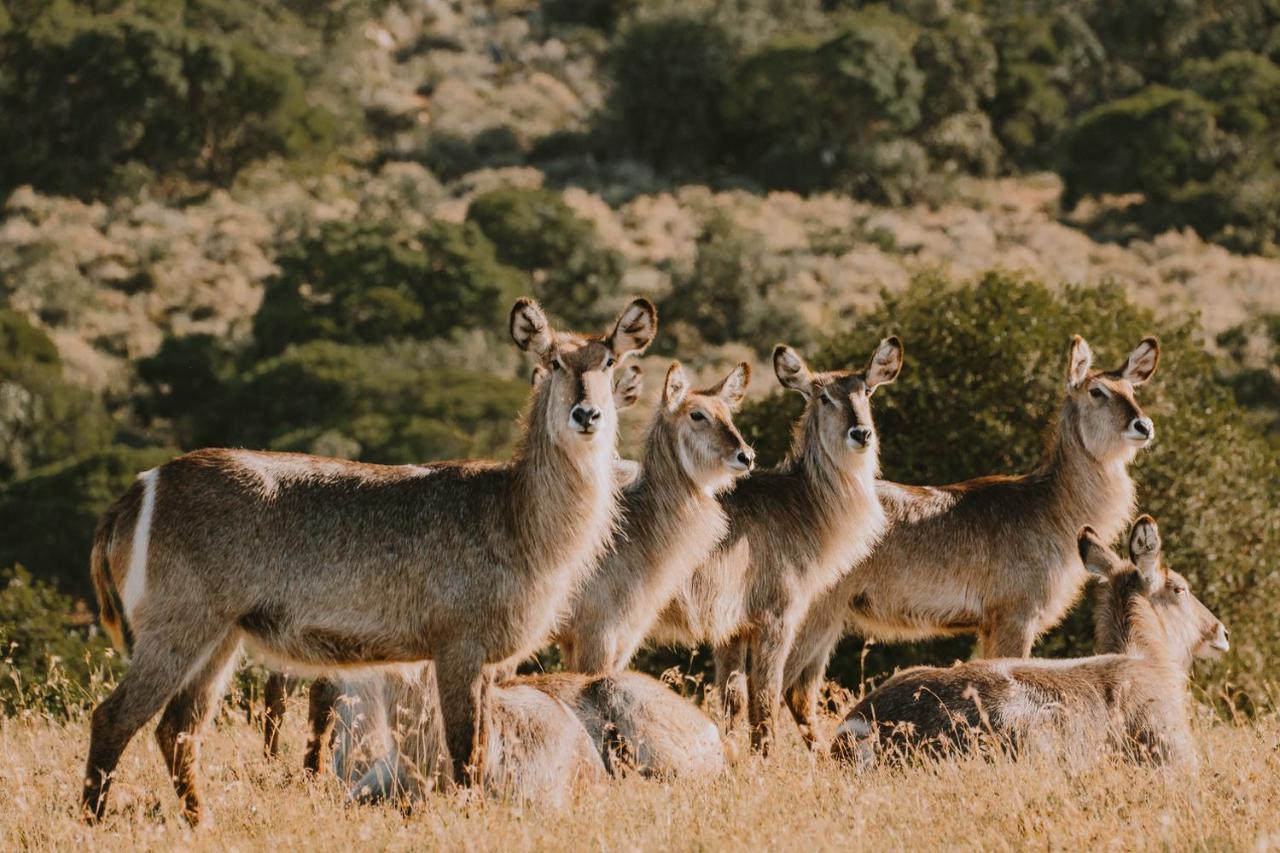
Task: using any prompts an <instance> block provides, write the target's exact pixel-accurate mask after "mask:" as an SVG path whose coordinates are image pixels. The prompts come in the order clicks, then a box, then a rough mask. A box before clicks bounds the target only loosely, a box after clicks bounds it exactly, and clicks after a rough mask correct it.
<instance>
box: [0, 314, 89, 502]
mask: <svg viewBox="0 0 1280 853" xmlns="http://www.w3.org/2000/svg"><path fill="white" fill-rule="evenodd" d="M113 432H114V429H113V427H112V425H111V422H110V419H109V418H108V416H107V412H106V409H105V408H104V407H103V405H102V403H101V401H99V400H98V398H97V397H95V396H94V395H93V394H92V393H91V392H89V391H87V390H85V389H83V388H80V387H77V386H74V385H71V384H69V383H68V382H66V380H64V379H63V378H62V363H61V361H60V359H59V358H58V351H57V349H56V348H55V347H54V345H53V342H52V341H50V340H49V337H48V336H47V335H46V334H45V333H44V332H42V331H41V330H39V329H37V328H35V327H34V326H32V325H31V324H30V323H28V322H27V319H26V318H25V317H23V316H22V315H20V314H18V313H16V312H13V311H7V310H0V483H3V482H5V481H7V480H11V479H13V478H15V477H20V476H22V475H24V474H25V473H27V472H28V471H30V470H31V469H33V468H37V467H39V466H41V465H45V464H48V463H50V462H53V461H55V460H60V459H65V458H66V457H68V456H70V455H74V454H78V453H83V452H85V451H87V450H94V449H97V448H100V447H103V446H105V445H106V443H107V442H108V441H110V440H111V436H112V433H113Z"/></svg>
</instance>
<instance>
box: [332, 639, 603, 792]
mask: <svg viewBox="0 0 1280 853" xmlns="http://www.w3.org/2000/svg"><path fill="white" fill-rule="evenodd" d="M334 685H335V687H334V689H335V691H337V695H335V700H336V705H335V708H334V710H335V717H336V718H337V725H336V727H335V730H334V734H335V738H334V740H335V744H334V751H333V769H334V772H335V773H336V774H337V776H338V778H339V779H341V780H342V781H343V782H345V783H346V784H347V786H348V791H349V796H350V797H351V799H353V800H358V801H361V802H369V801H377V800H383V799H388V798H404V799H408V800H412V799H417V798H421V797H422V796H424V795H425V794H426V793H427V792H428V791H430V790H431V789H432V788H433V787H434V786H435V783H436V780H438V779H439V777H440V776H441V775H443V773H444V769H443V765H444V759H445V758H446V757H447V751H446V750H445V748H444V738H443V734H444V732H443V726H442V725H441V720H440V706H439V702H438V697H437V694H436V681H435V676H434V675H433V674H432V665H431V664H430V663H429V662H428V663H424V664H418V665H414V666H410V667H393V668H386V669H384V670H381V671H377V670H375V671H366V672H364V673H355V674H353V675H352V676H350V677H349V678H345V679H343V680H342V681H340V682H334ZM313 721H314V718H313ZM486 726H487V730H486V733H485V736H486V740H487V741H488V748H487V749H486V750H485V758H484V766H483V771H482V772H483V779H484V788H485V791H486V793H492V794H495V795H497V796H498V797H500V798H504V799H508V800H513V801H516V802H525V803H533V804H536V805H540V806H548V807H552V808H557V807H560V806H563V805H565V803H566V802H567V801H568V800H569V799H570V798H571V796H572V795H573V794H574V793H575V792H576V791H578V790H580V789H582V788H584V787H589V786H591V785H593V784H597V783H601V782H604V781H605V780H607V778H608V774H607V772H606V771H605V767H604V763H603V761H602V759H601V757H600V753H599V751H598V750H597V748H596V746H595V744H594V743H593V741H592V739H591V737H590V736H589V735H588V733H587V730H586V728H584V726H583V725H582V723H581V722H579V721H578V718H577V717H576V716H575V715H574V712H573V711H572V710H570V708H569V707H568V706H567V705H566V704H565V703H564V702H562V701H560V700H559V699H557V698H555V697H554V696H552V695H551V694H550V693H548V692H547V691H544V690H540V689H538V688H537V687H536V686H534V685H530V684H520V683H516V684H495V685H493V686H492V687H491V688H490V690H489V713H488V715H487V721H486Z"/></svg>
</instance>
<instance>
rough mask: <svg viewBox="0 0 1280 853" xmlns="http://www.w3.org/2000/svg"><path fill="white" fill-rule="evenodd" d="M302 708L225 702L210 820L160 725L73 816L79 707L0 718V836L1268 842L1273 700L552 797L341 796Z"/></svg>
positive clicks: (1277, 831) (199, 845)
mask: <svg viewBox="0 0 1280 853" xmlns="http://www.w3.org/2000/svg"><path fill="white" fill-rule="evenodd" d="M299 710H301V709H295V711H294V713H293V714H292V718H291V720H290V723H291V727H290V729H289V731H288V732H287V743H286V746H285V752H284V754H283V755H284V761H283V762H268V761H267V760H266V759H264V758H263V757H262V755H261V753H260V751H259V743H260V740H259V738H260V735H259V732H258V731H257V730H256V729H255V728H254V727H252V726H250V725H248V724H246V723H245V722H243V720H241V719H238V718H236V719H233V718H230V717H224V719H223V720H222V721H221V723H220V724H219V726H218V727H217V729H216V731H214V732H213V733H212V734H211V735H209V736H208V738H207V740H206V745H205V757H204V778H205V793H206V798H207V804H208V806H209V807H210V808H211V810H212V812H213V816H214V820H213V821H212V822H211V824H206V825H204V826H202V827H201V828H200V829H199V830H196V831H192V830H190V829H188V828H187V827H186V825H185V824H184V823H183V821H182V819H181V818H180V817H179V815H178V811H177V808H176V805H177V803H176V798H175V797H174V795H173V792H172V790H171V788H170V787H169V785H168V783H167V781H166V780H165V779H164V777H163V774H162V772H161V763H160V757H159V753H158V752H157V750H156V747H155V745H154V742H153V741H152V739H151V738H150V737H149V736H148V737H143V736H139V738H138V739H137V740H136V741H135V742H134V744H132V745H131V747H130V749H129V751H128V752H127V753H126V756H125V760H124V761H123V762H122V765H121V770H120V773H121V775H120V781H119V783H118V784H117V786H116V788H115V790H114V792H113V802H112V806H111V810H110V815H109V817H108V819H107V820H106V822H105V823H104V824H103V825H101V826H99V827H96V828H89V827H86V826H83V825H82V824H80V823H79V822H78V821H77V820H76V819H75V809H74V804H75V802H76V798H77V794H78V791H79V772H80V767H81V764H82V761H83V759H84V750H85V745H86V722H85V721H84V720H78V721H75V722H73V723H71V724H68V725H65V726H64V725H60V724H56V723H53V722H51V721H49V720H47V719H44V718H36V719H33V720H27V721H22V720H5V721H3V722H0V755H2V756H3V757H4V760H3V763H0V849H4V850H19V849H28V848H29V849H36V850H53V849H56V850H70V849H80V850H85V849H99V848H105V849H112V850H125V849H174V848H182V849H186V850H245V849H256V848H263V847H267V846H268V845H269V846H271V847H273V848H276V847H278V848H283V849H308V850H312V849H314V850H328V849H351V848H353V847H357V846H359V847H361V848H364V849H411V848H412V849H435V848H442V849H459V848H463V849H482V850H488V849H493V850H509V849H516V848H520V849H523V848H533V849H554V850H570V849H573V850H577V849H620V848H621V849H637V848H642V849H681V850H685V849H742V850H748V849H751V850H755V849H762V848H763V849H795V848H803V849H815V848H819V849H835V848H840V849H848V848H889V849H919V848H931V849H933V848H947V849H952V848H965V849H977V848H981V849H1006V848H1026V847H1033V848H1070V849H1098V848H1103V847H1106V848H1117V849H1149V848H1175V849H1241V850H1242V849H1253V850H1266V849H1280V719H1277V718H1274V717H1272V718H1268V719H1265V720H1262V721H1259V722H1256V723H1253V724H1250V725H1227V724H1221V723H1218V724H1213V725H1209V726H1207V727H1205V728H1204V729H1203V730H1202V731H1201V740H1200V742H1201V747H1202V754H1203V755H1204V762H1203V764H1202V766H1201V768H1200V770H1199V771H1198V772H1195V773H1181V774H1179V773H1175V772H1172V771H1160V770H1152V769H1147V768H1137V767H1133V766H1129V765H1123V764H1111V763H1106V764H1103V765H1100V766H1095V767H1093V768H1091V769H1088V770H1086V771H1083V772H1072V771H1069V770H1068V769H1066V768H1065V767H1063V766H1060V765H1057V764H1055V763H1052V762H1048V761H1045V760H1029V761H1025V762H1022V763H1014V762H1010V761H1006V760H995V761H990V762H984V761H981V760H961V761H954V762H944V763H940V764H933V765H928V766H922V767H917V768H912V769H909V770H905V771H892V770H882V771H877V772H875V773H871V774H868V775H867V776H865V777H862V778H858V777H855V776H853V775H852V774H851V773H850V772H849V771H848V770H847V769H845V768H843V767H841V766H839V765H836V764H835V763H833V762H831V761H829V760H827V759H825V758H824V759H817V760H815V759H813V758H811V757H810V756H809V755H807V754H806V753H805V752H804V751H803V750H802V749H801V748H800V746H799V745H798V743H796V742H794V741H789V742H788V743H786V744H785V746H784V748H783V749H782V750H780V753H779V754H778V755H777V756H776V757H775V759H774V760H772V761H770V762H768V763H764V762H761V761H760V760H758V759H755V758H746V759H743V760H742V761H740V762H739V763H738V765H737V766H736V767H735V768H734V769H733V770H732V772H731V773H730V774H729V775H727V776H726V777H724V778H720V779H715V780H707V781H679V782H675V783H671V784H663V783H657V782H652V781H646V780H643V779H628V780H625V781H622V782H618V783H614V784H611V785H609V786H606V787H604V788H601V789H597V790H595V791H591V792H587V793H584V794H583V795H582V796H580V797H579V798H578V799H577V801H576V802H575V803H574V804H573V805H572V806H571V807H570V808H568V809H567V810H565V811H563V812H560V813H553V814H547V813H544V812H542V811H540V810H537V809H528V808H526V809H521V808H516V807H512V806H506V805H500V804H492V803H490V804H472V805H470V806H463V805H460V804H459V802H458V801H456V800H454V799H451V798H448V797H443V796H440V797H435V798H432V799H431V800H429V801H427V802H426V803H424V804H421V805H419V806H418V807H416V808H415V810H414V811H413V812H412V813H410V814H403V813H401V812H399V811H397V810H396V809H394V808H390V807H382V808H371V807H348V806H344V805H343V802H342V792H341V790H340V787H339V786H338V784H337V782H336V780H334V779H333V778H332V777H331V776H326V778H324V779H322V780H321V781H320V782H318V783H309V782H307V781H306V780H305V779H303V778H302V775H301V773H300V771H298V770H297V767H298V765H299V762H300V759H299V756H300V753H301V740H302V733H301V719H300V718H301V717H302V716H303V715H302V714H300V713H298V711H299Z"/></svg>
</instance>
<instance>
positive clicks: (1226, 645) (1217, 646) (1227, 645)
mask: <svg viewBox="0 0 1280 853" xmlns="http://www.w3.org/2000/svg"><path fill="white" fill-rule="evenodd" d="M1230 636H1231V632H1230V631H1228V630H1227V626H1226V625H1223V624H1222V623H1221V622H1219V623H1218V633H1217V634H1215V635H1214V637H1213V640H1212V641H1210V643H1209V648H1211V649H1214V650H1215V651H1219V652H1229V651H1231V640H1230Z"/></svg>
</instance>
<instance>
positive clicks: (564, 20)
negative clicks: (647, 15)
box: [540, 0, 641, 33]
mask: <svg viewBox="0 0 1280 853" xmlns="http://www.w3.org/2000/svg"><path fill="white" fill-rule="evenodd" d="M540 5H541V7H542V17H543V20H545V21H546V22H547V23H548V24H553V25H560V26H581V27H592V28H594V29H597V30H602V31H603V32H606V33H611V32H613V31H614V29H615V28H616V27H617V26H618V23H619V22H620V21H622V20H623V19H624V18H625V17H627V16H628V15H630V14H632V13H633V12H635V11H637V10H638V9H639V8H640V6H641V0H542V2H541V4H540Z"/></svg>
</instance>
